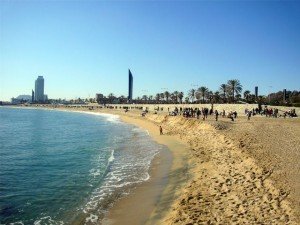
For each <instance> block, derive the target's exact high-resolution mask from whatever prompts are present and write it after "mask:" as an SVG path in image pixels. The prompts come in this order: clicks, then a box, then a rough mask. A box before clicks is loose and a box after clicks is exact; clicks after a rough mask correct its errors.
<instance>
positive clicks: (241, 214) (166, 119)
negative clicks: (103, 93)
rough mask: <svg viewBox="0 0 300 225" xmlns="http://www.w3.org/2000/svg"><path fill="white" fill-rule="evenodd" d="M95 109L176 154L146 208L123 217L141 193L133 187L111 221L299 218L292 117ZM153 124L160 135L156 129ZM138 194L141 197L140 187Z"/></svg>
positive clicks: (298, 127)
mask: <svg viewBox="0 0 300 225" xmlns="http://www.w3.org/2000/svg"><path fill="white" fill-rule="evenodd" d="M93 111H95V110H93ZM97 111H98V110H97ZM100 111H101V112H109V113H113V114H119V115H122V118H123V120H124V121H125V122H129V123H133V124H135V125H137V126H140V127H142V128H144V129H148V130H149V131H150V134H151V135H152V136H153V138H154V140H156V141H158V142H159V143H161V144H165V145H166V146H168V147H169V149H170V150H171V152H172V154H173V160H174V161H173V162H172V167H171V169H170V172H169V173H170V174H169V175H168V178H169V180H168V181H167V183H168V184H167V185H166V188H164V191H162V194H161V196H160V197H159V198H158V199H157V201H156V203H151V204H152V206H151V207H150V206H149V207H150V208H151V210H150V211H151V213H150V211H149V209H150V208H148V210H147V213H145V214H143V215H142V217H143V219H141V218H139V219H138V220H135V218H130V217H129V219H128V217H127V220H126V221H124V220H122V218H123V219H124V218H126V215H130V214H127V213H129V212H130V210H131V212H135V210H134V207H136V209H137V208H138V206H139V205H140V204H141V199H140V198H139V197H138V196H143V194H142V195H139V191H137V192H136V196H137V197H134V194H135V193H133V195H131V196H132V197H129V198H127V199H126V198H125V199H123V200H121V201H120V203H119V204H116V205H115V207H114V208H115V209H113V210H112V211H111V212H112V214H111V215H110V216H111V217H110V218H113V219H114V220H113V222H112V224H166V225H169V224H186V225H188V224H190V225H191V224H300V120H299V119H298V118H297V119H295V118H294V119H291V118H287V119H283V118H277V119H276V118H265V117H260V116H257V117H252V118H251V121H247V119H246V117H239V118H238V119H237V120H236V121H234V122H231V121H229V119H227V118H220V120H219V121H218V122H216V121H214V118H213V117H211V118H209V119H208V120H206V121H202V120H197V119H186V118H183V117H181V116H177V117H171V116H166V115H164V114H159V115H154V114H150V113H149V114H147V115H146V117H141V116H140V111H136V112H135V111H134V110H132V111H130V112H129V113H126V114H125V113H124V112H123V111H118V110H100ZM159 125H162V126H163V129H164V132H165V134H164V135H163V136H159V135H158V126H159ZM178 146H179V147H178ZM154 164H155V163H154ZM183 168H184V169H186V170H184V169H183ZM152 169H153V168H152ZM180 169H181V170H180ZM178 170H179V171H180V172H179V173H176V171H178ZM153 174H155V173H153ZM177 176H179V178H178V179H176V177H177ZM150 180H151V179H150ZM146 186H147V184H146ZM148 187H149V186H148ZM140 193H144V195H147V192H145V190H143V187H142V188H141V189H140ZM169 193H171V194H169ZM150 198H151V197H150ZM142 200H143V199H142ZM137 202H138V203H137ZM153 204H155V206H156V207H153ZM146 205H147V204H146ZM132 209H133V210H132ZM114 210H115V211H114ZM118 212H119V213H118ZM120 212H121V213H120ZM136 212H137V211H136ZM133 214H134V213H133ZM137 214H138V213H137ZM145 216H146V217H147V218H145ZM111 221H112V220H111ZM124 222H125V223H124Z"/></svg>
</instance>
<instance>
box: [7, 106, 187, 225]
mask: <svg viewBox="0 0 300 225" xmlns="http://www.w3.org/2000/svg"><path fill="white" fill-rule="evenodd" d="M12 108H20V109H21V107H12ZM23 108H24V109H38V110H40V109H41V110H54V111H62V112H74V113H83V114H92V115H97V114H98V115H99V114H101V115H104V116H116V117H119V120H120V121H121V122H124V123H127V124H131V125H134V126H136V127H139V128H141V129H143V130H145V131H148V133H149V135H150V137H151V139H152V140H153V141H155V142H156V143H158V144H160V145H164V146H165V147H166V149H167V150H166V151H164V150H161V151H160V152H159V153H158V154H157V155H156V156H155V157H154V159H153V160H152V162H151V165H150V168H149V175H150V179H149V180H147V181H144V182H142V183H140V184H138V185H137V186H136V187H135V188H134V189H133V190H131V192H130V193H129V194H128V195H125V196H123V197H121V198H120V199H118V200H117V201H116V202H115V203H114V204H113V205H112V207H111V208H109V209H108V212H107V213H106V215H105V216H104V219H103V220H101V221H100V224H104V225H113V224H122V225H134V224H149V225H150V224H161V220H162V219H163V218H164V217H165V216H166V213H167V212H168V211H166V208H167V209H170V208H171V205H172V204H173V202H174V200H175V198H176V197H178V196H179V194H180V193H181V191H182V189H183V187H184V186H185V185H186V184H187V181H188V180H189V179H190V175H189V174H188V166H189V165H188V151H187V149H188V148H189V146H188V145H187V143H185V142H183V141H180V140H178V137H174V136H169V135H159V130H158V126H157V125H155V124H154V123H153V122H151V121H147V120H144V119H143V118H140V117H137V115H131V116H129V115H124V114H123V113H121V112H120V111H118V112H111V111H109V110H103V109H102V110H97V111H94V110H93V111H89V110H88V109H72V108H66V107H64V108H51V107H22V109H23ZM142 119H143V120H142ZM136 202H142V203H143V204H142V205H141V204H135V203H136ZM136 212H138V213H136ZM128 215H131V216H128ZM82 222H83V221H81V222H80V221H77V223H78V224H81V223H82Z"/></svg>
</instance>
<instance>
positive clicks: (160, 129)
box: [159, 126, 163, 135]
mask: <svg viewBox="0 0 300 225" xmlns="http://www.w3.org/2000/svg"><path fill="white" fill-rule="evenodd" d="M159 134H160V135H163V129H162V127H161V126H159Z"/></svg>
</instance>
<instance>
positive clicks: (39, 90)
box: [34, 76, 45, 102]
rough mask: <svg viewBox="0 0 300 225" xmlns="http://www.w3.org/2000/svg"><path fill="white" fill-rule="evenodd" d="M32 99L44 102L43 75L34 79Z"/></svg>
mask: <svg viewBox="0 0 300 225" xmlns="http://www.w3.org/2000/svg"><path fill="white" fill-rule="evenodd" d="M34 101H36V102H44V101H45V98H44V78H43V76H38V78H37V79H36V80H35V91H34Z"/></svg>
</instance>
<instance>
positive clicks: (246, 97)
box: [244, 90, 251, 102]
mask: <svg viewBox="0 0 300 225" xmlns="http://www.w3.org/2000/svg"><path fill="white" fill-rule="evenodd" d="M250 96H251V95H250V91H249V90H246V91H244V99H245V100H246V102H249V98H250Z"/></svg>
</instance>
